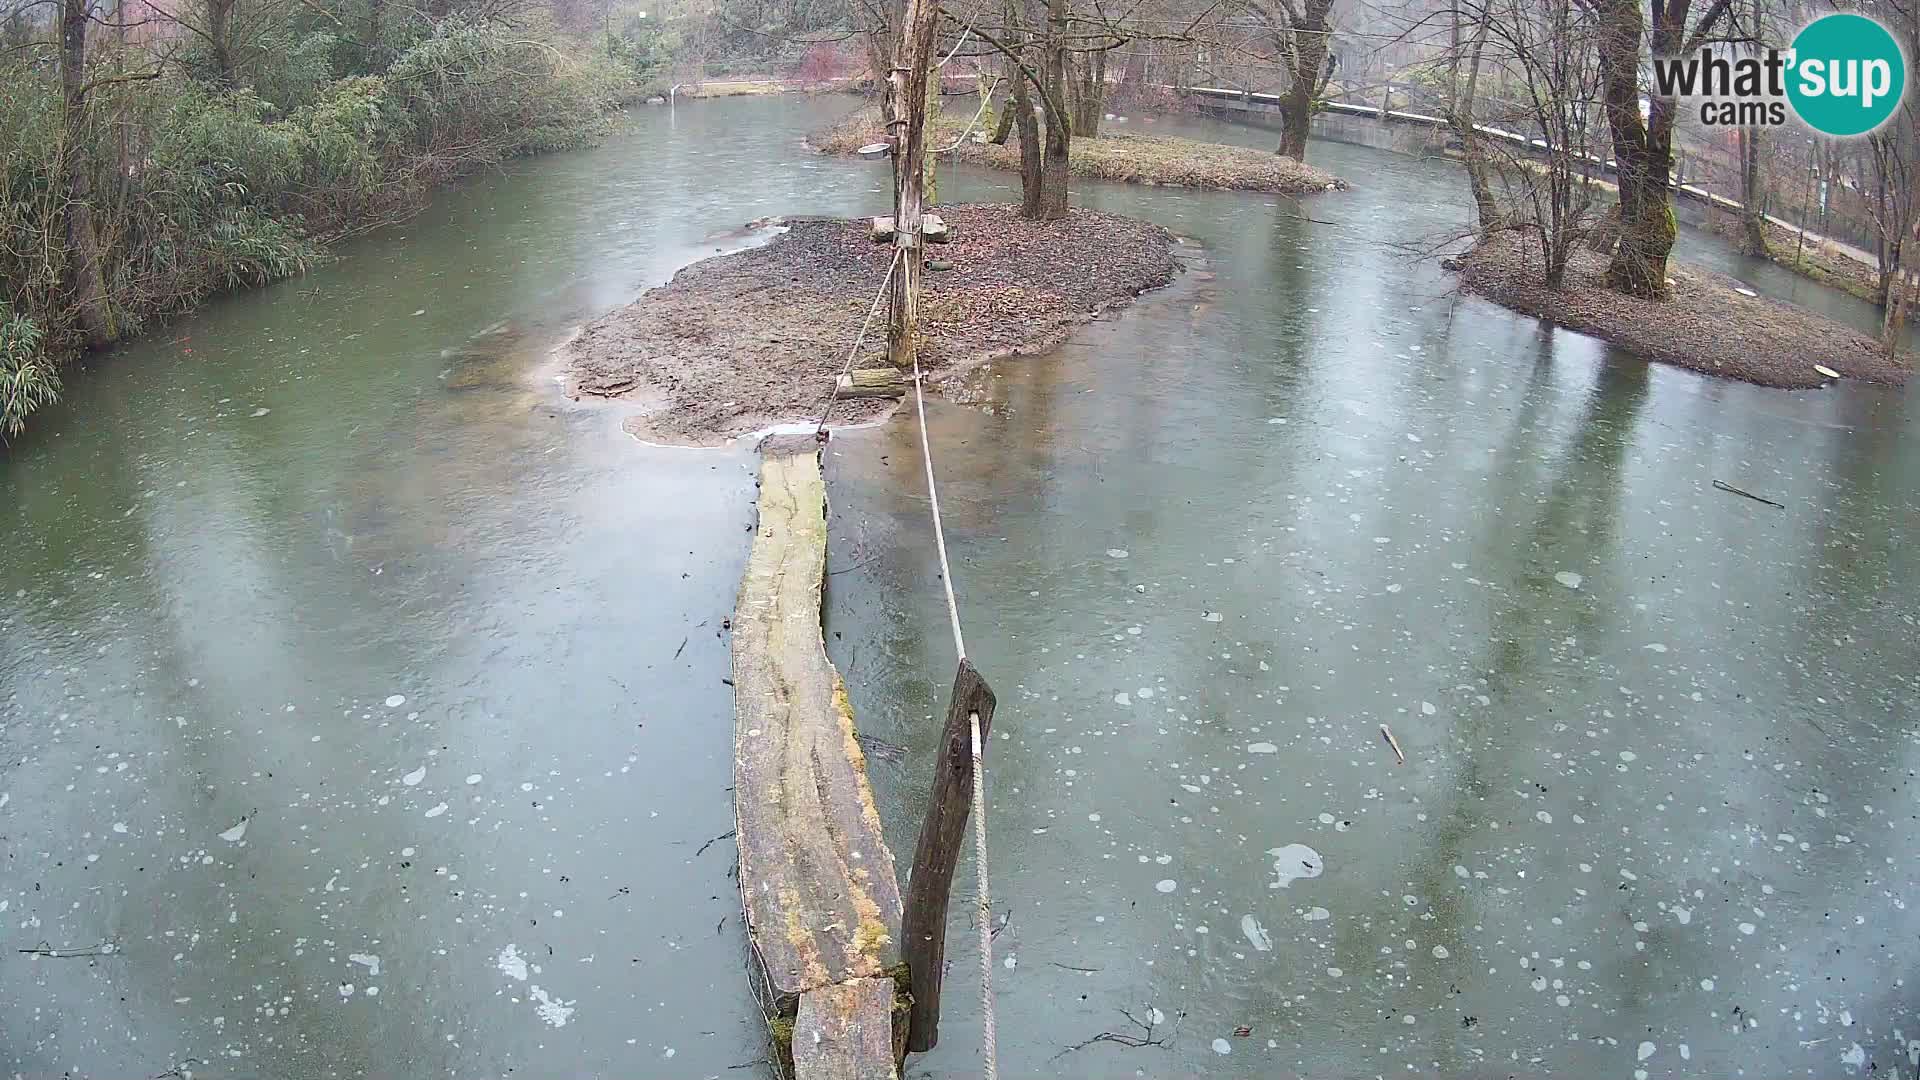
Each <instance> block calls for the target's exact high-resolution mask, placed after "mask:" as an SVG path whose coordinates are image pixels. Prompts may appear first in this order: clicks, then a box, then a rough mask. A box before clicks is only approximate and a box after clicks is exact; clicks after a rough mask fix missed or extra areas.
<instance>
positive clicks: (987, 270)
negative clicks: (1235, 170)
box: [563, 205, 1178, 444]
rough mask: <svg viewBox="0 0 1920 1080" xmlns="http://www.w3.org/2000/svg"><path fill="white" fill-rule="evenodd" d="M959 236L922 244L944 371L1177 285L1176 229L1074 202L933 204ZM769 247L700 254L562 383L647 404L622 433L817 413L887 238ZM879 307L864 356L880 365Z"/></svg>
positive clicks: (698, 430) (879, 270)
mask: <svg viewBox="0 0 1920 1080" xmlns="http://www.w3.org/2000/svg"><path fill="white" fill-rule="evenodd" d="M935 212H937V213H939V214H940V215H941V216H942V217H943V218H945V219H946V221H947V223H948V224H949V225H950V226H951V227H952V230H953V242H952V243H949V244H935V245H928V256H929V259H930V260H938V261H939V262H940V263H943V264H951V266H952V269H950V270H928V271H927V272H926V274H925V276H924V282H925V287H924V290H923V292H922V295H921V303H920V310H921V364H922V366H923V367H924V368H925V369H926V370H927V371H928V372H930V373H939V372H951V371H956V370H959V369H961V368H964V367H967V366H971V365H973V364H976V363H979V362H981V361H984V360H989V359H993V358H995V357H999V356H1006V355H1010V354H1013V353H1025V352H1038V351H1041V350H1044V349H1048V348H1051V347H1053V346H1054V345H1057V344H1059V343H1060V342H1061V341H1063V340H1065V338H1066V337H1067V335H1068V334H1069V333H1070V332H1071V331H1072V329H1073V328H1074V327H1075V326H1077V325H1078V324H1080V323H1082V322H1085V321H1087V320H1088V319H1090V318H1092V317H1093V316H1094V315H1095V314H1097V313H1099V312H1100V311H1103V310H1107V309H1110V308H1115V307H1119V306H1122V305H1125V304H1127V303H1130V302H1131V301H1132V300H1133V298H1134V297H1135V296H1137V295H1139V294H1140V293H1142V292H1144V291H1146V290H1148V289H1153V288H1157V287H1159V286H1162V285H1165V284H1167V283H1168V282H1169V281H1171V280H1173V277H1174V274H1175V273H1176V272H1177V270H1178V264H1177V263H1176V261H1175V259H1174V254H1173V244H1174V238H1173V235H1172V234H1171V233H1169V232H1167V231H1166V230H1165V229H1162V228H1160V227H1159V226H1157V225H1150V224H1148V223H1146V222H1143V221H1136V220H1134V219H1132V218H1124V217H1118V216H1115V215H1112V214H1101V213H1096V212H1094V211H1091V210H1081V209H1075V210H1073V211H1071V212H1070V213H1069V214H1068V215H1067V217H1065V218H1063V219H1061V220H1058V221H1044V222H1043V221H1028V220H1026V219H1024V218H1021V217H1020V216H1019V214H1018V211H1017V208H1015V207H1012V206H999V205H978V206H941V207H937V208H935ZM785 227H786V230H787V231H786V232H785V233H784V234H783V235H781V236H779V237H777V238H776V239H774V240H773V241H772V242H771V243H769V244H766V245H765V246H762V247H757V248H752V249H749V250H747V251H742V252H737V253H735V254H731V255H721V256H717V257H715V258H711V259H705V260H703V261H701V262H697V263H694V264H693V265H692V266H689V267H687V268H686V269H684V270H682V271H680V272H679V273H678V274H676V275H674V278H673V280H672V281H670V282H668V283H667V284H666V285H663V286H661V287H659V288H657V289H653V290H651V291H649V292H648V293H647V294H646V295H645V296H642V297H641V298H640V299H639V300H637V301H635V302H634V303H632V304H630V305H628V306H627V307H625V308H622V309H620V310H618V311H614V312H612V313H611V314H608V315H605V316H603V317H601V318H599V319H597V320H595V321H594V322H592V323H589V324H588V325H587V326H586V327H585V328H584V329H583V330H582V331H581V332H580V334H579V335H578V336H576V337H575V338H574V339H573V341H572V342H570V343H569V344H568V346H567V347H566V350H565V353H566V354H565V356H564V358H563V359H564V360H565V362H566V368H567V384H568V392H569V393H571V394H572V395H573V396H575V397H579V396H583V395H588V396H597V397H619V398H626V399H630V400H634V401H637V402H639V403H641V404H642V406H643V409H644V412H643V413H642V415H640V416H637V417H635V418H634V420H632V421H629V429H630V430H634V431H635V432H636V434H640V435H642V436H643V437H645V438H649V439H652V440H658V441H665V442H681V443H695V444H699V443H712V442H715V441H718V440H721V439H725V438H730V437H733V436H736V435H741V434H745V433H748V432H752V431H757V430H761V429H763V428H766V427H769V426H772V425H774V424H779V423H789V422H799V421H815V420H818V419H819V418H820V414H821V409H822V407H823V406H824V405H825V403H826V401H827V399H828V396H829V393H830V391H831V388H832V385H833V379H834V377H835V376H836V375H838V374H839V373H840V370H841V368H842V367H843V366H844V365H845V364H846V362H847V356H848V353H849V351H850V350H851V349H852V348H853V345H854V340H855V337H856V335H858V334H859V332H860V327H861V323H862V321H863V320H864V319H865V318H866V316H867V312H868V310H869V308H870V307H871V305H872V304H873V299H874V296H875V294H876V293H877V291H878V290H879V288H880V284H881V282H882V280H883V279H884V278H885V276H886V271H887V264H888V261H889V260H890V258H891V256H892V251H893V249H892V248H891V247H887V246H883V245H879V244H875V243H873V242H872V241H871V240H870V239H869V238H868V231H869V227H870V222H869V220H868V219H866V218H860V219H855V220H840V219H820V218H812V219H796V220H793V221H791V222H788V223H787V224H786V226H785ZM885 352H886V311H885V310H884V305H883V306H882V310H881V311H880V312H879V313H878V314H877V315H876V316H875V317H874V321H873V324H872V325H871V326H870V327H869V328H868V330H867V335H866V338H865V341H864V343H863V344H862V345H861V347H860V354H861V356H860V359H859V362H858V364H857V366H869V365H874V364H879V363H883V362H884V355H885ZM893 404H894V403H893V402H891V401H887V400H874V399H866V400H856V401H840V402H837V403H836V404H835V405H834V406H833V422H834V423H849V422H855V421H859V420H865V419H872V418H873V417H876V416H879V415H882V414H884V413H885V412H887V411H888V410H890V409H891V408H892V407H893Z"/></svg>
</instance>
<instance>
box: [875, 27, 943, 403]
mask: <svg viewBox="0 0 1920 1080" xmlns="http://www.w3.org/2000/svg"><path fill="white" fill-rule="evenodd" d="M938 14H939V4H938V2H937V0H907V10H906V15H905V16H904V18H903V20H902V22H901V25H900V41H899V46H898V48H897V49H896V50H895V53H894V60H893V70H891V71H889V72H888V73H887V98H888V101H889V103H890V104H889V108H888V110H887V115H888V117H889V122H888V128H887V137H888V139H889V141H890V142H891V143H892V147H893V242H894V246H895V257H896V258H897V259H899V260H900V266H899V269H897V270H896V271H895V272H894V276H893V295H892V297H891V299H890V305H891V306H890V309H889V313H888V314H889V319H888V323H887V358H888V359H889V360H891V361H893V364H894V366H896V367H900V368H908V367H912V366H913V363H914V358H915V356H916V354H917V350H918V348H919V322H920V277H921V273H922V271H923V270H924V269H925V265H926V263H925V260H926V238H925V237H924V236H922V235H921V210H922V205H921V199H922V196H923V194H924V193H923V185H924V184H925V182H926V171H925V158H926V149H927V147H926V130H927V82H928V79H927V73H928V68H929V67H930V66H931V60H932V57H933V38H934V29H935V27H936V20H937V17H938Z"/></svg>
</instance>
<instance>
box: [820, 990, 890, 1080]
mask: <svg viewBox="0 0 1920 1080" xmlns="http://www.w3.org/2000/svg"><path fill="white" fill-rule="evenodd" d="M893 997H894V984H893V980H892V979H855V980H853V981H852V982H846V983H838V984H836V985H833V986H823V987H821V988H820V989H818V990H809V991H807V992H806V993H804V994H801V995H800V1009H799V1011H798V1012H797V1013H796V1014H795V1015H794V1018H793V1073H794V1076H795V1077H796V1078H805V1080H897V1078H898V1077H899V1075H900V1071H899V1069H898V1068H896V1066H895V1062H896V1061H897V1060H898V1058H897V1056H896V1055H895V1054H894V1043H893Z"/></svg>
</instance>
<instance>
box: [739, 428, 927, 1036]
mask: <svg viewBox="0 0 1920 1080" xmlns="http://www.w3.org/2000/svg"><path fill="white" fill-rule="evenodd" d="M763 454H764V460H763V461H762V464H761V470H760V521H759V524H758V526H757V527H756V529H755V532H754V539H753V549H752V552H751V554H750V555H749V557H748V561H747V570H746V575H745V578H744V580H743V581H742V582H741V586H740V599H739V603H738V606H737V607H736V608H735V610H734V621H733V680H734V817H735V822H736V826H737V828H738V833H739V835H738V837H737V843H738V847H739V852H740V891H741V896H742V899H743V902H744V906H745V909H746V918H747V928H748V931H749V933H750V935H751V939H752V944H753V952H754V956H755V958H756V960H757V967H758V969H759V970H758V971H757V972H756V974H757V976H758V978H757V980H756V983H757V985H756V990H757V992H759V993H760V994H761V996H762V998H763V1001H762V1004H763V1005H764V1006H765V1007H766V1009H767V1012H768V1014H769V1015H770V1016H774V1017H791V1016H793V1015H794V1010H795V1008H796V1007H797V1004H798V998H799V996H800V995H801V994H803V993H805V992H806V991H808V990H814V989H818V988H820V987H823V986H829V985H832V984H835V983H842V982H846V981H848V980H850V979H863V978H881V977H889V976H890V972H891V969H893V968H894V967H895V966H896V965H897V964H898V963H899V948H898V945H897V944H896V942H895V940H894V934H895V930H894V928H895V927H897V926H899V924H900V889H899V883H898V880H897V879H896V878H895V876H894V865H893V854H892V852H890V851H888V850H887V846H886V844H885V842H883V841H882V839H881V831H880V815H879V812H878V811H877V810H876V809H875V808H874V804H873V792H872V790H871V789H870V788H869V787H868V784H867V773H866V758H865V756H864V755H863V754H862V753H861V750H860V746H859V744H858V743H857V742H856V741H855V740H854V726H853V710H852V708H851V706H849V705H848V703H847V695H846V688H845V687H844V686H843V685H842V684H841V682H840V676H839V673H838V672H836V671H835V670H834V668H833V664H832V663H831V662H830V661H828V659H827V654H826V648H825V644H824V642H823V641H822V639H821V631H820V589H821V583H822V580H823V577H824V574H825V569H826V550H827V522H826V487H825V485H824V483H823V482H822V480H821V476H820V456H819V454H820V451H819V444H818V443H817V442H815V441H814V440H813V439H812V438H810V437H806V436H799V437H788V438H780V439H770V440H768V442H767V444H765V445H764V446H763Z"/></svg>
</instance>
